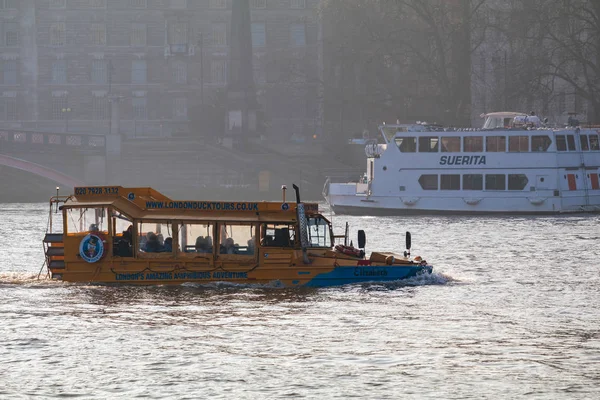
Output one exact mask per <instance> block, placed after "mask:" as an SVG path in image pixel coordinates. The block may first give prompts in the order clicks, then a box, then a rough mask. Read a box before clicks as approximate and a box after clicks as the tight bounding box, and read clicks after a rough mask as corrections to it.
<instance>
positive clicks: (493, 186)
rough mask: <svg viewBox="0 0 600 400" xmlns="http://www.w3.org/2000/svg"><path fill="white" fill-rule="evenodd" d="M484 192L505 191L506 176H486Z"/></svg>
mask: <svg viewBox="0 0 600 400" xmlns="http://www.w3.org/2000/svg"><path fill="white" fill-rule="evenodd" d="M485 190H506V175H501V174H493V175H486V176H485Z"/></svg>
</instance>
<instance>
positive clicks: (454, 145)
mask: <svg viewBox="0 0 600 400" xmlns="http://www.w3.org/2000/svg"><path fill="white" fill-rule="evenodd" d="M442 153H460V137H458V136H452V137H442Z"/></svg>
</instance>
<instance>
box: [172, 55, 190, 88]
mask: <svg viewBox="0 0 600 400" xmlns="http://www.w3.org/2000/svg"><path fill="white" fill-rule="evenodd" d="M173 82H174V83H178V84H185V83H187V64H186V63H185V61H181V60H178V61H175V62H174V63H173Z"/></svg>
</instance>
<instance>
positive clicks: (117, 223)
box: [111, 210, 133, 257]
mask: <svg viewBox="0 0 600 400" xmlns="http://www.w3.org/2000/svg"><path fill="white" fill-rule="evenodd" d="M111 216H112V221H113V222H112V224H113V235H114V236H113V254H114V255H115V256H119V257H133V247H132V246H133V220H131V218H129V217H128V216H127V215H125V214H122V213H121V212H120V211H117V210H113V212H112V213H111Z"/></svg>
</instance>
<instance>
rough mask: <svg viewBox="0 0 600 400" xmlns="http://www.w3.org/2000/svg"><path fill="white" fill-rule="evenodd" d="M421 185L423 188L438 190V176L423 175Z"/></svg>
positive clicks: (420, 180) (420, 178) (420, 179)
mask: <svg viewBox="0 0 600 400" xmlns="http://www.w3.org/2000/svg"><path fill="white" fill-rule="evenodd" d="M419 185H421V187H422V188H423V190H437V189H438V176H437V175H421V176H420V177H419Z"/></svg>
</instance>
